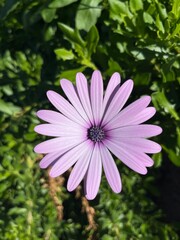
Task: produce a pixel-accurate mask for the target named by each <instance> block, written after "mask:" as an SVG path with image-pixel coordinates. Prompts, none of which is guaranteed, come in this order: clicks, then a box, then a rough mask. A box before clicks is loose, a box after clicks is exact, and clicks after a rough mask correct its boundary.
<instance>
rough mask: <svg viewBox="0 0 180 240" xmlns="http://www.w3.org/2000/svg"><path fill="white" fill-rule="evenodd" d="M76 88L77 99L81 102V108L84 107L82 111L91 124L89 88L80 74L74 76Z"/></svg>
mask: <svg viewBox="0 0 180 240" xmlns="http://www.w3.org/2000/svg"><path fill="white" fill-rule="evenodd" d="M76 87H77V91H78V95H79V98H80V100H81V103H82V106H83V107H84V110H85V112H86V114H87V116H88V118H89V120H90V121H91V123H92V124H93V121H94V120H93V114H92V109H91V103H90V97H89V88H88V83H87V79H86V78H85V76H84V75H83V74H82V73H77V75H76Z"/></svg>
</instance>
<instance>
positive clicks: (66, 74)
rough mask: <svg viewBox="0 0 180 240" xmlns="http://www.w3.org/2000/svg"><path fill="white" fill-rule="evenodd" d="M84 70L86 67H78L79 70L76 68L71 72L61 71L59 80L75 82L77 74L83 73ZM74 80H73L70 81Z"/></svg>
mask: <svg viewBox="0 0 180 240" xmlns="http://www.w3.org/2000/svg"><path fill="white" fill-rule="evenodd" d="M85 69H86V66H83V67H80V68H76V69H71V70H67V71H63V72H62V73H61V74H60V75H59V76H58V79H59V78H66V79H69V80H71V81H72V82H75V76H76V74H77V73H78V72H83V71H84V70H85ZM72 79H74V80H72ZM58 85H59V80H58Z"/></svg>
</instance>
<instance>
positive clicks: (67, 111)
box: [47, 91, 89, 127]
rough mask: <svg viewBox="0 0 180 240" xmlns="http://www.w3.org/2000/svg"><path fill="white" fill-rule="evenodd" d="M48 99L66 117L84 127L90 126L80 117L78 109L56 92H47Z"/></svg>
mask: <svg viewBox="0 0 180 240" xmlns="http://www.w3.org/2000/svg"><path fill="white" fill-rule="evenodd" d="M47 97H48V99H49V101H50V102H51V103H52V104H53V105H54V107H55V108H57V109H58V110H59V111H60V112H62V113H63V114H64V115H65V116H66V117H68V118H69V119H71V120H72V121H74V122H76V123H79V124H80V125H82V126H84V127H88V126H89V125H88V123H87V122H86V121H85V120H84V119H83V118H82V117H81V116H80V115H79V113H78V112H77V111H76V109H75V108H74V107H73V106H72V105H71V104H70V103H69V102H68V101H67V100H66V99H64V98H63V97H62V96H61V95H59V94H58V93H56V92H54V91H47Z"/></svg>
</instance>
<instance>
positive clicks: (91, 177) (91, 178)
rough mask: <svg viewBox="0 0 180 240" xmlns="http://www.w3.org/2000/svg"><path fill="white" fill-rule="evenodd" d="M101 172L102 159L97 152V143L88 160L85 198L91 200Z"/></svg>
mask: <svg viewBox="0 0 180 240" xmlns="http://www.w3.org/2000/svg"><path fill="white" fill-rule="evenodd" d="M101 174H102V160H101V155H100V152H99V145H98V143H96V144H95V147H94V151H93V154H92V157H91V160H90V164H89V168H88V172H87V180H86V191H87V192H86V198H87V199H89V200H92V199H94V198H95V197H96V195H97V193H98V190H99V186H100V182H101Z"/></svg>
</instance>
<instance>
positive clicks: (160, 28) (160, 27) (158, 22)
mask: <svg viewBox="0 0 180 240" xmlns="http://www.w3.org/2000/svg"><path fill="white" fill-rule="evenodd" d="M156 26H157V27H158V29H159V31H160V32H162V33H165V30H164V26H163V23H162V21H161V19H160V17H159V14H158V15H157V16H156Z"/></svg>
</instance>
